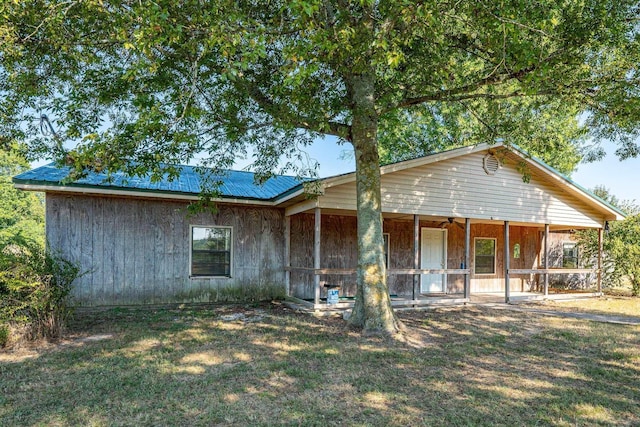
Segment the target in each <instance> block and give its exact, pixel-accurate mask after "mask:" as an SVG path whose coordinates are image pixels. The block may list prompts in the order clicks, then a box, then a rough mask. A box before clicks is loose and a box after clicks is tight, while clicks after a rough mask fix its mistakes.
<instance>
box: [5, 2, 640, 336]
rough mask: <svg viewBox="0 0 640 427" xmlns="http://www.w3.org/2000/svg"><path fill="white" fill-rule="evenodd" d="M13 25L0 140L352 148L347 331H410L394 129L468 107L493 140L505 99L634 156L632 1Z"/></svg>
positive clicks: (212, 156) (105, 10) (88, 12)
mask: <svg viewBox="0 0 640 427" xmlns="http://www.w3.org/2000/svg"><path fill="white" fill-rule="evenodd" d="M0 19H1V20H2V21H1V23H0V44H1V47H0V60H1V69H0V92H1V93H2V97H1V98H0V111H1V112H0V114H2V116H1V117H2V120H0V122H2V125H1V126H2V127H1V128H0V134H2V132H4V133H10V134H11V135H12V136H16V135H17V136H22V137H23V138H30V142H31V144H32V147H33V150H34V152H36V153H53V154H55V155H56V156H57V157H58V158H62V159H65V160H66V162H67V163H68V164H72V165H74V166H76V167H77V168H78V169H82V168H85V167H97V168H108V169H115V168H117V169H124V170H126V171H128V172H130V173H133V174H136V173H137V174H142V173H147V172H149V171H151V172H152V173H156V174H157V173H161V172H162V170H161V164H162V162H165V163H178V162H185V161H188V160H190V159H192V158H193V157H194V156H196V155H199V156H202V155H204V156H205V159H206V160H209V162H207V163H210V164H214V165H216V166H219V167H225V166H228V165H229V164H231V163H232V161H233V159H234V157H235V156H237V155H242V154H244V153H246V151H247V147H250V146H253V147H254V150H255V152H256V153H257V158H256V167H257V169H258V170H259V171H261V172H265V173H266V172H268V171H270V170H273V168H274V167H276V165H278V162H279V159H280V158H281V157H282V156H288V157H290V158H293V160H295V156H296V153H297V152H298V148H299V146H300V145H304V144H306V143H308V142H309V141H311V140H312V139H313V138H314V137H316V136H318V135H321V134H330V135H335V136H337V137H339V138H340V140H341V141H343V142H344V143H349V144H351V145H352V146H353V150H354V155H355V160H356V183H357V194H358V196H357V198H358V200H357V207H358V278H357V282H358V288H357V289H358V290H357V298H356V305H355V307H354V310H353V315H352V317H351V322H352V323H353V324H354V325H357V326H360V327H363V328H364V329H365V330H367V331H372V332H373V331H385V332H389V333H393V332H395V331H397V329H398V327H399V324H398V322H397V320H396V318H395V315H394V313H393V310H392V309H391V305H390V300H389V295H388V288H387V283H386V272H385V266H384V253H383V245H382V242H383V239H382V218H381V200H380V172H379V161H380V158H379V154H378V138H377V133H378V128H379V126H380V125H381V124H382V123H384V122H385V121H387V122H388V123H393V122H394V121H395V122H396V123H402V122H404V120H403V119H402V117H403V116H402V112H403V111H413V110H414V109H418V108H422V114H427V115H428V114H433V118H434V119H435V120H436V121H438V122H442V117H439V116H438V114H441V112H442V111H445V110H443V108H449V110H448V111H452V110H451V109H452V108H457V109H460V108H462V109H463V110H468V113H469V114H479V113H481V114H483V115H484V117H481V121H482V122H483V124H484V125H487V127H488V128H491V127H492V126H493V123H492V121H494V120H496V119H499V118H503V117H504V116H505V115H509V114H511V113H510V111H509V110H508V109H504V108H503V107H502V106H504V105H506V104H504V103H501V102H499V101H503V100H507V99H527V100H528V101H527V102H529V103H530V108H529V111H530V112H531V113H532V114H536V113H540V114H548V111H546V106H552V107H553V106H563V107H562V108H563V109H564V110H563V111H565V112H566V111H567V110H570V109H573V110H574V111H575V112H576V113H579V114H581V116H580V117H581V120H584V121H586V123H587V125H588V126H589V129H590V130H591V133H592V135H593V136H595V137H610V138H612V139H615V140H616V141H618V142H620V143H621V149H622V152H621V153H622V154H624V155H634V154H635V153H636V152H637V146H636V145H635V142H634V138H635V136H636V134H637V129H638V126H637V124H638V121H639V115H640V108H639V107H640V106H639V100H640V98H639V97H638V87H639V86H638V78H639V76H638V72H637V64H638V63H640V52H639V48H638V41H639V40H638V30H637V28H638V9H637V2H636V1H635V0H633V1H631V0H580V1H577V0H576V1H574V0H563V1H554V0H539V1H529V0H526V1H525V0H511V1H509V0H504V1H482V0H480V1H478V0H473V1H467V0H462V1H459V0H456V1H448V0H444V1H416V2H413V1H406V0H385V1H374V0H360V1H347V0H291V1H284V0H282V1H278V0H272V1H262V0H253V1H252V0H244V1H237V0H217V1H205V0H183V1H175V0H157V1H154V2H141V1H137V0H128V1H127V0H125V1H102V0H87V1H73V0H70V1H66V2H57V1H46V0H25V1H20V2H3V3H2V5H1V6H0ZM478 100H482V101H484V102H485V104H484V106H483V107H482V109H480V111H479V113H478V112H475V111H473V105H472V104H473V103H474V101H478ZM434 105H435V106H437V108H435V109H433V110H432V111H431V112H430V110H429V106H434ZM514 105H519V104H518V103H515V104H514ZM522 105H525V104H522ZM446 106H449V107H446ZM451 106H453V107H451ZM483 110H484V111H483ZM30 111H35V112H36V113H37V114H39V113H41V112H46V113H48V114H49V115H50V116H51V117H52V118H54V119H55V125H56V127H57V128H58V135H57V137H56V138H49V139H47V138H42V137H38V136H37V130H38V129H37V116H36V117H29V112H30ZM438 111H440V113H439V112H438ZM505 129H507V128H505ZM21 133H22V135H20V134H21ZM508 136H509V132H505V133H504V134H502V135H501V136H500V137H501V138H505V137H508ZM69 141H71V142H73V141H75V142H76V143H77V144H76V145H75V146H74V148H73V149H72V150H70V151H69V150H67V149H65V147H69V145H68V144H69ZM507 141H508V140H507ZM62 142H66V143H67V145H66V146H65V145H64V144H63V143H62ZM203 153H204V154H203ZM294 163H295V162H288V163H286V165H291V164H294Z"/></svg>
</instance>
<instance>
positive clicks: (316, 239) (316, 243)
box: [313, 208, 321, 304]
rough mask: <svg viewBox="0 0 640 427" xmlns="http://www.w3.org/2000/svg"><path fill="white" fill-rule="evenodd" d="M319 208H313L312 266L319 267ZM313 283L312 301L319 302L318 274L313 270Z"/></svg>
mask: <svg viewBox="0 0 640 427" xmlns="http://www.w3.org/2000/svg"><path fill="white" fill-rule="evenodd" d="M320 219H321V212H320V208H315V227H314V229H313V268H314V269H315V270H317V269H319V268H320ZM313 285H314V289H315V297H314V303H315V304H320V275H319V274H317V273H316V272H315V271H314V272H313Z"/></svg>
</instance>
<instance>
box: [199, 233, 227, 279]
mask: <svg viewBox="0 0 640 427" xmlns="http://www.w3.org/2000/svg"><path fill="white" fill-rule="evenodd" d="M231 237H232V229H231V227H200V226H192V227H191V275H192V276H204V277H206V276H210V277H231V255H232V251H231Z"/></svg>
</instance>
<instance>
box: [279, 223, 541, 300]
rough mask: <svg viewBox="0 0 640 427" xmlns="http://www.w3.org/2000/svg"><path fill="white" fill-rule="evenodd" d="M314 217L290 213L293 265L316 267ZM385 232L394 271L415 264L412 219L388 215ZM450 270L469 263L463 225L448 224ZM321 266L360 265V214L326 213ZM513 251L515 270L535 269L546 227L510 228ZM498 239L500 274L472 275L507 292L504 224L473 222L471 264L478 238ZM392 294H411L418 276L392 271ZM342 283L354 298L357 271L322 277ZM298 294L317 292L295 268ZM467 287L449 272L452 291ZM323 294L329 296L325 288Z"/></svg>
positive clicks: (523, 285)
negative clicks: (516, 251)
mask: <svg viewBox="0 0 640 427" xmlns="http://www.w3.org/2000/svg"><path fill="white" fill-rule="evenodd" d="M440 224H441V223H440V222H430V221H420V228H422V227H427V228H438V227H440ZM313 228H314V216H313V215H311V214H298V215H293V216H292V217H291V265H292V267H307V268H311V267H313ZM383 229H384V232H385V233H389V269H406V268H413V221H406V220H392V219H385V220H384V224H383ZM447 229H448V233H447V268H450V269H457V268H461V266H462V265H463V264H464V229H463V228H462V227H460V226H458V225H453V224H452V225H447ZM321 230H322V238H321V251H320V252H321V253H320V258H321V261H320V266H321V268H345V269H349V268H351V269H355V268H356V267H357V264H358V254H357V236H356V218H355V217H353V216H338V215H322V221H321ZM509 230H510V246H511V248H510V254H511V267H512V268H514V269H516V268H517V269H532V268H536V267H537V265H538V261H539V258H538V257H539V253H540V248H541V230H540V229H539V228H538V227H517V226H511V227H510V228H509ZM475 237H487V238H496V239H497V240H496V274H493V275H478V276H476V275H475V274H472V276H471V291H472V292H499V291H504V227H503V226H501V225H489V224H472V226H471V251H470V253H471V268H472V269H474V243H473V242H474V238H475ZM515 244H519V245H520V258H517V259H516V258H514V257H513V247H514V245H515ZM388 280H389V281H388V284H389V292H390V293H391V294H395V295H398V296H400V297H407V298H410V297H411V296H412V292H413V276H411V275H390V276H389V279H388ZM325 283H328V284H333V285H339V286H340V287H341V290H340V294H341V295H344V296H354V295H355V293H356V277H355V274H354V275H322V276H321V282H320V285H321V286H323V285H324V284H325ZM535 284H536V277H535V276H532V275H512V276H511V282H510V286H511V289H512V290H513V291H528V290H531V289H532V288H533V287H534V286H535ZM291 289H292V294H293V296H296V297H298V298H304V299H312V298H313V296H314V289H313V275H312V274H311V273H299V272H294V273H292V274H291ZM463 291H464V276H463V275H448V276H447V292H448V293H462V292H463ZM321 297H322V298H325V297H326V290H325V289H324V288H322V291H321Z"/></svg>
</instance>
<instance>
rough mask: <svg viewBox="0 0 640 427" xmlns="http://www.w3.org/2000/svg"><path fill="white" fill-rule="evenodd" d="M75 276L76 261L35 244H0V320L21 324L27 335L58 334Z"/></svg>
mask: <svg viewBox="0 0 640 427" xmlns="http://www.w3.org/2000/svg"><path fill="white" fill-rule="evenodd" d="M78 276H79V267H78V266H77V265H75V264H73V263H71V262H70V261H67V260H66V259H64V258H62V257H61V256H59V255H57V254H55V253H52V251H51V250H46V251H45V250H44V248H42V247H41V246H39V245H36V244H34V245H31V246H29V247H27V246H17V245H7V246H5V247H2V248H0V297H1V298H0V324H8V323H19V324H25V325H26V326H27V329H28V335H29V338H31V339H36V338H57V337H59V336H60V334H61V332H62V329H63V327H64V325H65V323H66V321H67V320H68V319H69V316H70V315H71V313H72V309H71V306H70V305H69V303H70V300H69V298H70V293H71V290H72V283H73V281H74V280H75V279H76V278H77V277H78Z"/></svg>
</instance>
